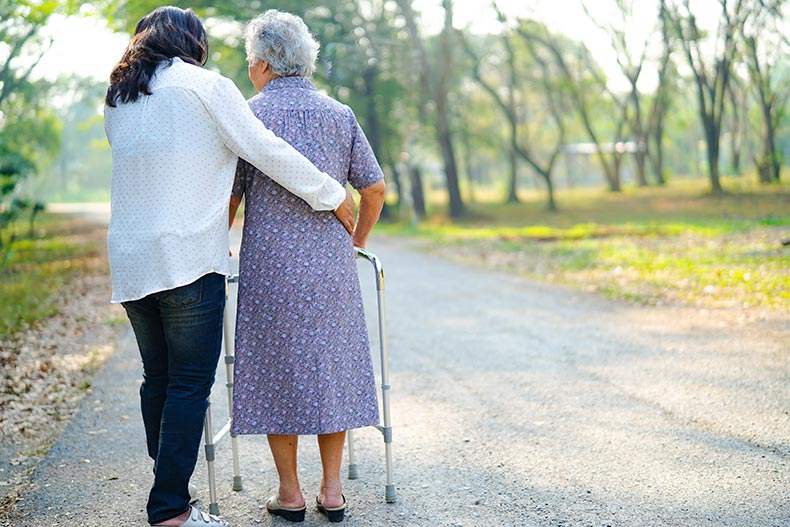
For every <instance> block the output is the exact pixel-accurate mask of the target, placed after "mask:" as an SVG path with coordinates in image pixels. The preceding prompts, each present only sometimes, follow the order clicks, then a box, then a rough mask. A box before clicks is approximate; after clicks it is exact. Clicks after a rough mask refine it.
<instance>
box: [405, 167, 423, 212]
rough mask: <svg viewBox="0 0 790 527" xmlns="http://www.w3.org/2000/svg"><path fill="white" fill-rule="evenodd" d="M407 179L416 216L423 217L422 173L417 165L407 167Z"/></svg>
mask: <svg viewBox="0 0 790 527" xmlns="http://www.w3.org/2000/svg"><path fill="white" fill-rule="evenodd" d="M409 179H410V182H411V200H412V203H413V205H414V213H415V214H416V215H417V217H418V218H424V217H425V193H424V192H423V188H422V173H421V171H420V167H419V166H417V165H413V166H412V167H411V168H410V169H409Z"/></svg>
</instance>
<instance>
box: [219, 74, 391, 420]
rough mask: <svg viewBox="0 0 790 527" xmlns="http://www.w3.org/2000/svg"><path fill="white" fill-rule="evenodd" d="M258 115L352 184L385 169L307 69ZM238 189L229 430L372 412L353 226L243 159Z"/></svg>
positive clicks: (263, 100) (267, 92)
mask: <svg viewBox="0 0 790 527" xmlns="http://www.w3.org/2000/svg"><path fill="white" fill-rule="evenodd" d="M249 104H250V107H251V108H252V111H253V112H254V113H255V115H256V116H257V117H258V118H259V119H260V120H261V121H262V122H263V123H264V124H265V125H266V126H267V128H269V129H270V130H272V131H273V132H274V133H275V134H277V135H278V136H280V137H282V138H283V139H285V140H286V141H288V142H289V143H290V144H291V145H293V146H294V148H296V149H297V150H299V152H301V153H302V154H303V155H305V156H306V157H307V158H308V159H309V160H310V161H312V162H313V164H315V165H316V166H317V167H318V168H319V169H321V170H322V171H324V172H326V173H328V174H329V175H330V176H332V177H334V178H335V179H337V180H338V181H339V182H340V183H342V184H346V182H348V183H350V184H351V185H352V186H353V187H354V188H357V189H361V188H365V187H367V186H369V185H372V184H373V183H375V182H377V181H379V180H381V179H382V178H383V174H382V172H381V168H380V167H379V165H378V163H377V161H376V158H375V156H374V155H373V151H372V149H371V147H370V145H369V143H368V141H367V139H366V138H365V134H364V133H363V132H362V129H361V128H360V126H359V124H358V123H357V120H356V118H355V117H354V113H353V112H352V111H351V109H350V108H348V107H347V106H345V105H342V104H340V103H339V102H337V101H335V100H334V99H331V98H329V97H327V96H325V95H322V94H321V93H319V92H318V91H317V90H316V88H315V86H314V85H313V84H312V82H310V81H309V80H308V79H306V78H303V77H281V78H277V79H274V80H272V81H270V82H269V83H268V84H266V86H265V87H264V89H263V90H262V91H261V93H259V94H258V95H256V96H255V97H253V98H252V99H250V100H249ZM233 195H235V196H241V195H243V196H244V200H245V206H244V231H243V238H242V244H241V254H240V268H239V269H240V271H239V303H238V310H237V319H236V362H235V386H234V394H233V429H232V430H233V433H234V434H328V433H333V432H339V431H342V430H348V429H352V428H360V427H363V426H369V425H373V424H376V423H378V422H379V414H378V401H377V398H376V386H375V379H374V376H373V366H372V363H371V358H370V346H369V342H368V334H367V328H366V324H365V316H364V312H363V307H362V297H361V294H360V288H359V278H358V276H357V266H356V262H355V254H354V248H353V244H352V240H351V237H350V236H349V234H348V233H347V232H346V230H345V228H344V227H343V225H342V224H341V223H340V222H339V221H338V220H337V219H336V218H335V216H334V214H333V213H332V212H315V211H313V210H312V209H311V208H310V206H309V205H308V204H307V203H306V202H304V201H303V200H301V199H300V198H298V197H296V196H294V195H293V194H290V193H289V192H287V191H286V190H285V189H284V188H283V187H281V186H280V185H278V184H277V183H275V182H274V181H272V180H271V179H269V178H268V177H265V176H264V175H263V174H261V173H260V172H259V171H258V170H256V169H255V168H254V167H252V166H251V165H249V164H248V163H247V162H245V161H243V160H239V165H238V169H237V173H236V180H235V183H234V186H233Z"/></svg>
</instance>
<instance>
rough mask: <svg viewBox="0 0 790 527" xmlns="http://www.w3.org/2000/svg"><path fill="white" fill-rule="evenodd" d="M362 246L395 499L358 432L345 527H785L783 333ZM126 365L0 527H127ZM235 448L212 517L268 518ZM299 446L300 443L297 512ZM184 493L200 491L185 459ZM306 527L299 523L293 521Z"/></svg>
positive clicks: (761, 324)
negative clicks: (368, 254)
mask: <svg viewBox="0 0 790 527" xmlns="http://www.w3.org/2000/svg"><path fill="white" fill-rule="evenodd" d="M370 249H372V250H373V251H374V252H376V253H378V254H379V255H380V256H381V258H382V259H383V261H384V263H385V269H386V271H387V297H388V310H389V318H388V323H389V324H388V327H389V337H390V349H391V355H392V357H391V366H392V379H391V381H392V386H393V389H392V398H393V407H392V412H393V416H394V417H393V419H394V425H395V430H394V441H395V446H394V449H395V450H394V452H395V467H396V474H395V476H396V482H397V488H398V498H399V499H398V502H397V503H396V504H392V505H387V504H385V503H383V482H384V480H383V461H382V456H381V453H382V451H383V448H382V445H381V439H380V434H378V433H377V432H375V431H362V432H360V433H359V434H358V450H359V453H358V455H359V463H360V468H361V471H362V479H360V480H355V481H350V482H348V483H347V486H346V495H347V496H348V497H349V502H350V510H349V515H348V519H347V522H346V523H347V524H348V525H351V526H354V525H360V526H361V525H366V526H368V525H370V526H381V525H393V526H433V525H441V526H459V525H463V526H503V525H507V526H511V525H512V526H530V525H538V526H557V525H562V526H582V525H585V526H586V525H594V526H605V525H611V526H624V527H625V526H627V527H634V526H651V527H656V526H673V527H674V526H678V525H684V526H696V525H699V526H702V525H706V526H708V525H732V526H738V527H748V526H754V527H757V526H759V527H771V526H775V527H779V526H784V525H787V524H788V523H790V504H789V503H788V500H787V489H788V488H790V474H789V473H788V468H789V467H788V460H789V458H790V415H788V411H789V410H790V373H789V372H790V345H789V344H788V342H790V324H788V321H787V320H778V321H777V320H773V321H760V320H747V319H743V318H741V319H740V320H739V319H738V316H737V315H732V316H731V315H730V314H726V313H720V312H713V311H709V312H701V311H694V310H685V309H656V308H644V307H639V306H633V305H629V304H622V303H615V302H611V301H608V300H605V299H602V298H601V297H598V296H591V295H587V294H584V293H579V292H574V291H569V290H565V289H561V288H556V287H550V286H545V285H542V284H537V283H535V282H531V281H529V280H525V279H523V278H518V277H513V276H508V275H504V274H499V273H493V272H487V271H485V270H481V269H477V268H472V267H467V266H462V265H458V264H452V263H448V262H446V261H443V260H438V259H435V258H432V257H428V256H425V255H423V254H421V253H420V252H418V251H414V250H411V249H409V248H408V246H406V245H405V244H404V243H402V242H399V241H396V240H376V241H375V242H374V243H372V244H371V247H370ZM360 265H361V266H362V267H361V270H362V275H361V276H362V278H363V285H364V286H365V288H366V301H368V300H369V301H370V302H369V304H370V307H373V301H374V297H373V293H372V289H371V288H370V287H369V286H370V282H371V281H372V276H371V274H370V270H369V269H368V268H367V266H366V264H364V263H360ZM371 322H372V320H371ZM138 362H139V361H138V358H137V352H136V350H135V349H134V345H133V341H132V339H131V338H130V335H129V334H127V337H126V338H125V340H124V341H123V342H122V344H121V345H120V346H119V351H118V352H116V353H115V355H114V356H113V357H112V358H111V359H110V361H109V363H108V364H107V366H106V367H105V368H104V369H103V370H102V371H101V372H100V373H99V375H98V376H97V378H96V380H95V383H94V388H93V394H92V395H90V396H89V397H87V398H86V399H85V400H83V401H82V404H81V406H80V411H79V412H78V414H77V415H76V417H75V418H74V420H73V421H72V422H71V423H70V425H69V427H68V428H67V429H66V431H65V432H64V434H63V435H62V436H61V438H60V440H59V441H58V442H57V443H56V444H55V445H54V447H53V448H52V450H51V452H50V454H49V456H48V457H47V459H46V460H45V461H44V462H43V463H42V464H41V465H40V466H39V469H38V470H37V473H36V475H35V479H34V483H35V485H36V488H35V489H34V490H32V491H31V492H30V493H28V494H27V495H26V496H25V501H24V502H22V503H21V506H20V508H21V510H22V511H23V512H25V513H26V516H25V517H24V518H23V519H21V520H19V521H20V523H19V525H25V526H28V525H29V526H45V525H46V526H53V525H69V526H72V525H81V526H85V527H92V526H97V527H98V526H104V525H110V524H111V525H120V526H125V525H130V526H131V525H145V515H144V512H143V508H144V500H145V494H146V490H147V486H148V484H149V483H150V481H149V479H150V476H149V474H150V464H149V462H148V460H147V459H146V458H145V456H144V453H143V452H144V446H143V434H142V430H141V424H140V418H139V415H138V409H137V405H138V403H137V398H136V390H137V387H138V386H139V379H138V376H139V364H138ZM223 378H224V377H222V376H219V377H218V379H219V381H220V383H221V382H222V379H223ZM218 389H219V388H218ZM216 393H217V395H216V396H215V397H214V402H215V403H216V406H217V410H218V411H220V410H221V406H222V403H223V401H224V397H222V394H221V392H220V391H217V392H216ZM241 445H242V460H243V462H242V466H243V476H244V479H245V490H244V491H242V492H238V493H234V492H232V491H231V490H230V466H229V462H228V449H227V448H220V452H219V457H220V459H221V462H220V467H219V478H220V482H221V485H220V487H221V488H220V491H221V493H220V505H221V507H222V512H223V514H225V516H226V517H227V519H229V520H230V521H232V522H233V523H232V525H235V526H245V527H247V526H251V525H270V524H275V525H285V522H284V521H280V520H275V521H274V522H273V523H272V520H271V518H269V516H268V515H267V514H266V513H265V512H264V511H262V510H261V508H262V506H263V504H264V503H265V499H266V498H267V497H268V495H269V494H270V493H271V492H272V490H273V489H274V487H275V484H276V474H275V471H274V468H273V466H272V463H271V461H270V459H269V455H268V450H267V449H266V445H265V442H264V441H263V440H262V439H261V438H243V440H242V441H241ZM316 450H317V449H316V447H315V442H314V440H313V439H312V438H305V439H304V440H303V442H302V444H301V446H300V463H301V476H302V484H303V487H304V490H305V493H306V496H308V499H309V496H311V495H312V494H314V493H315V491H316V488H317V483H318V480H319V478H320V474H319V471H318V468H319V465H318V458H317V452H316ZM195 481H196V482H197V483H198V485H199V488H200V491H201V493H202V495H203V496H205V497H207V487H206V483H205V470H204V467H203V466H202V465H199V466H198V470H197V473H196V477H195ZM319 524H324V521H323V520H321V519H320V518H319V516H318V514H317V513H316V512H315V511H312V510H310V511H308V518H307V521H306V522H305V524H304V525H306V526H309V525H319Z"/></svg>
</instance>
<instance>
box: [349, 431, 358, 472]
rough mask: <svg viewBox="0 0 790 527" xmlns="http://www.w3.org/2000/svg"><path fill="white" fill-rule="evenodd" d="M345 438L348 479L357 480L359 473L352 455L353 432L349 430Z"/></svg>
mask: <svg viewBox="0 0 790 527" xmlns="http://www.w3.org/2000/svg"><path fill="white" fill-rule="evenodd" d="M346 436H347V438H348V479H357V478H359V471H358V470H357V462H356V457H355V455H354V431H353V430H349V431H348V432H347V433H346Z"/></svg>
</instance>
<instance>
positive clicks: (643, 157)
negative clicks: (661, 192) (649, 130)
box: [635, 140, 648, 187]
mask: <svg viewBox="0 0 790 527" xmlns="http://www.w3.org/2000/svg"><path fill="white" fill-rule="evenodd" d="M645 144H646V143H642V142H641V140H640V142H639V145H637V151H636V154H635V158H636V181H637V185H639V186H640V187H647V186H648V182H647V171H646V169H645V166H646V165H647V150H646V149H645V148H643V145H645Z"/></svg>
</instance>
